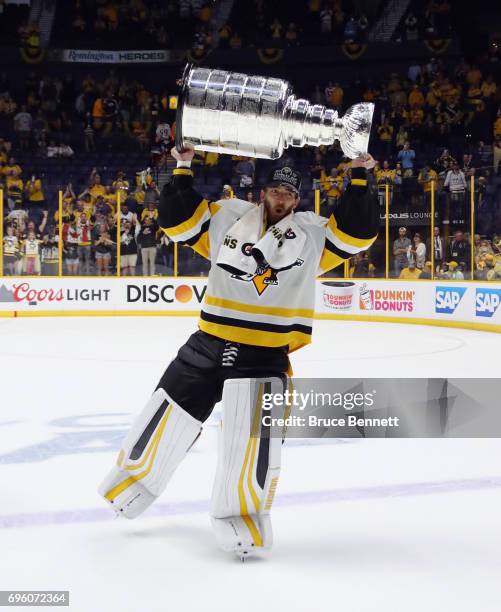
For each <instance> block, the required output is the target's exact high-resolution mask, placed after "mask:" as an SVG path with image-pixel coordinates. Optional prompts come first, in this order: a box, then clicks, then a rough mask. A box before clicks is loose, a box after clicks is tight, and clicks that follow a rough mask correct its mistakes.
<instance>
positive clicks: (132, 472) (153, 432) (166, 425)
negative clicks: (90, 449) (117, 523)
mask: <svg viewBox="0 0 501 612" xmlns="http://www.w3.org/2000/svg"><path fill="white" fill-rule="evenodd" d="M201 429H202V423H201V422H200V421H198V420H197V419H195V418H193V417H192V416H191V415H190V414H188V413H187V412H186V411H185V410H183V409H182V408H181V406H179V405H178V404H176V402H174V400H172V398H171V397H169V395H168V394H167V393H166V392H165V391H164V389H157V390H156V391H155V393H153V395H152V396H151V398H150V401H149V402H148V404H147V405H146V406H145V408H144V410H143V412H142V413H141V414H140V415H139V416H138V417H137V419H136V421H135V423H134V424H133V426H132V428H131V430H130V432H129V434H128V435H127V437H126V438H125V440H124V442H123V444H122V448H121V450H120V452H119V455H118V459H117V464H116V466H114V467H113V469H112V470H111V471H110V473H109V474H108V476H107V477H106V478H105V479H104V480H103V482H102V483H101V485H100V487H99V489H98V490H99V493H100V494H101V495H102V496H103V497H104V499H105V500H106V501H107V502H109V503H110V504H111V506H112V508H113V510H115V512H116V513H117V514H118V515H121V516H125V517H127V518H136V516H139V515H140V514H141V513H142V512H143V511H144V510H146V508H148V506H150V505H151V504H152V503H153V502H154V501H155V499H156V498H157V497H158V496H159V495H161V494H162V493H163V491H164V490H165V488H166V486H167V483H168V482H169V480H170V478H171V476H172V474H173V473H174V471H175V470H176V468H177V466H178V465H179V464H180V463H181V461H182V459H183V458H184V457H185V455H186V453H187V452H188V450H189V449H190V448H191V446H192V445H193V443H194V442H195V440H196V439H197V438H198V436H199V435H200V432H201Z"/></svg>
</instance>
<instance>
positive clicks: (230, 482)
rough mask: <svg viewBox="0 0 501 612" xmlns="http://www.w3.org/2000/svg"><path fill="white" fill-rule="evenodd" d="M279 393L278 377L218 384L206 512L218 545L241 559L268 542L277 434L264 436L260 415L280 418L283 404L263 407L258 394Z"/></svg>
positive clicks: (278, 445) (270, 539)
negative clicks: (218, 417)
mask: <svg viewBox="0 0 501 612" xmlns="http://www.w3.org/2000/svg"><path fill="white" fill-rule="evenodd" d="M283 392H284V381H283V380H281V379H280V378H278V377H277V378H238V379H229V380H227V381H226V382H225V384H224V389H223V397H222V402H223V406H222V428H221V432H220V438H219V454H218V464H217V470H216V477H215V481H214V488H213V491H212V500H211V516H212V524H213V527H214V529H215V532H216V537H217V540H218V543H219V546H220V547H221V548H222V549H223V550H226V551H234V552H236V553H237V554H239V555H240V556H241V557H242V558H243V557H244V556H245V555H248V554H250V553H252V552H256V549H259V548H270V547H271V545H272V543H273V532H272V528H271V521H270V517H269V514H270V510H271V506H272V503H273V497H274V495H275V491H276V487H277V483H278V478H279V475H280V458H281V450H282V438H281V437H272V436H270V427H269V426H266V425H265V422H266V419H265V422H263V417H264V416H265V417H272V418H284V412H285V411H286V407H284V406H273V407H272V409H271V410H268V409H266V410H263V395H265V394H269V393H272V394H275V393H278V394H282V393H283ZM275 431H276V428H275Z"/></svg>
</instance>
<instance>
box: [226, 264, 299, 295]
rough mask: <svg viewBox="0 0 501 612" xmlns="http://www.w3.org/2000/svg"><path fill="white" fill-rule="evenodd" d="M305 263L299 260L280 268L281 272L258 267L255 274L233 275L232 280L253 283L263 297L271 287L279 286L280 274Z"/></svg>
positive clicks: (267, 267) (268, 267)
mask: <svg viewBox="0 0 501 612" xmlns="http://www.w3.org/2000/svg"><path fill="white" fill-rule="evenodd" d="M303 263H304V259H299V258H298V259H296V261H295V262H294V263H293V264H291V265H290V266H286V267H285V268H280V270H275V268H271V267H270V266H264V267H258V268H257V270H256V272H255V273H254V274H243V275H242V276H239V275H238V274H232V275H231V278H234V279H236V280H241V281H245V282H252V283H253V285H254V287H255V288H256V291H257V293H258V295H262V294H263V293H264V292H265V290H266V289H267V288H268V287H269V286H278V274H279V272H285V271H286V270H290V269H291V268H295V267H298V266H302V265H303Z"/></svg>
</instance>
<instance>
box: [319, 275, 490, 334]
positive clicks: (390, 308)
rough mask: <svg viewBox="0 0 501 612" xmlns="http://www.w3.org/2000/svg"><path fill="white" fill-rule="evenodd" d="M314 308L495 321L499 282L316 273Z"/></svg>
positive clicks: (343, 312) (344, 312)
mask: <svg viewBox="0 0 501 612" xmlns="http://www.w3.org/2000/svg"><path fill="white" fill-rule="evenodd" d="M315 310H316V313H317V314H318V315H320V316H328V315H330V316H332V317H333V318H336V317H337V316H339V317H340V318H342V317H344V316H345V317H350V316H355V317H356V316H361V317H362V316H363V317H364V318H367V317H374V318H380V317H388V318H398V319H406V318H408V319H428V320H431V319H435V320H437V319H438V320H443V321H450V320H455V321H464V322H469V323H479V322H480V323H482V324H489V325H491V324H493V325H499V324H500V322H501V287H499V286H495V285H492V284H491V285H489V284H485V283H483V284H482V283H459V284H458V283H456V284H454V283H450V284H444V282H443V281H402V280H398V281H387V280H379V279H367V280H356V281H355V280H354V281H350V280H344V279H339V280H337V279H318V281H317V296H316V305H315Z"/></svg>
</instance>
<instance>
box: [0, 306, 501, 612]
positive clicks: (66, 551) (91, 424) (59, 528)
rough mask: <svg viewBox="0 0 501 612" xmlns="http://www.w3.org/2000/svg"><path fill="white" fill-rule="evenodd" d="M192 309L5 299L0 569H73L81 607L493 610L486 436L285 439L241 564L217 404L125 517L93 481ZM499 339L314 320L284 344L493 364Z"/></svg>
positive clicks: (40, 578) (347, 359) (38, 574)
mask: <svg viewBox="0 0 501 612" xmlns="http://www.w3.org/2000/svg"><path fill="white" fill-rule="evenodd" d="M195 326H196V322H195V320H194V319H191V318H184V317H183V318H177V319H174V318H160V317H151V318H134V317H131V318H81V319H80V318H64V319H55V318H47V319H0V339H1V341H0V372H1V382H2V396H1V404H0V405H1V408H0V485H1V488H0V491H1V495H0V499H1V504H0V527H1V530H0V553H1V554H0V589H3V590H6V589H26V590H27V589H45V590H46V589H69V590H70V592H71V595H70V597H71V607H70V610H74V611H78V612H90V611H97V612H101V611H103V612H105V611H109V610H120V611H121V612H129V611H130V612H140V611H146V612H157V611H164V610H173V611H175V612H178V611H180V612H185V611H191V610H193V611H195V610H197V611H200V610H204V611H206V610H207V611H212V610H214V611H218V612H225V611H227V610H228V611H230V610H231V611H234V610H239V611H240V610H241V611H244V612H247V611H251V610H252V611H253V612H256V611H257V610H277V611H282V610H284V611H289V610H300V609H302V608H305V609H307V610H309V611H311V612H313V611H314V612H316V611H317V610H340V611H342V612H351V611H353V612H365V611H366V610H367V611H369V610H371V611H380V610H381V611H383V610H384V611H385V612H392V611H399V612H407V611H412V612H414V611H416V612H417V611H419V612H423V611H424V610H426V611H427V612H430V611H437V612H438V611H439V610H450V611H454V612H463V611H468V612H471V611H472V610H478V611H482V612H484V611H485V612H487V611H491V610H492V611H494V610H496V611H499V601H500V595H501V586H500V581H499V576H500V575H501V555H500V552H499V551H500V550H501V528H500V516H501V512H500V510H501V461H500V460H501V441H499V440H495V439H483V440H475V439H473V440H452V439H447V440H445V439H443V440H362V441H360V440H322V441H315V440H302V441H301V440H295V441H294V440H291V441H288V442H287V444H286V445H285V447H284V453H283V470H282V476H281V480H280V485H279V489H278V494H277V498H276V502H275V506H274V509H273V515H272V517H273V525H274V532H275V546H274V549H273V551H272V552H271V553H270V554H269V555H265V556H264V557H263V558H256V559H249V560H247V561H246V562H245V564H242V563H240V562H239V561H238V560H237V559H236V558H232V557H231V556H228V555H227V554H225V553H222V552H220V551H219V550H218V549H217V548H216V544H215V539H214V536H213V534H212V531H211V527H210V521H209V518H208V513H207V508H208V499H209V496H210V490H211V486H212V478H213V475H214V469H215V459H216V456H215V448H216V430H215V427H214V425H213V423H212V421H209V422H208V424H207V426H206V428H205V431H204V434H203V437H202V438H201V440H200V441H199V442H198V443H197V445H196V446H195V447H194V449H193V450H192V452H191V453H190V454H189V456H188V457H187V458H186V460H185V462H184V463H183V464H182V465H181V467H180V468H179V470H178V472H177V473H176V474H175V475H174V478H173V479H172V481H171V483H170V485H169V488H168V490H167V491H166V493H165V494H164V495H163V496H162V498H161V499H160V500H159V501H158V502H157V503H156V504H155V505H154V506H153V507H152V508H151V509H150V510H149V511H148V512H147V513H146V514H145V515H143V516H142V517H140V518H138V519H136V520H135V521H126V520H116V519H114V518H113V516H112V514H111V513H110V512H109V510H108V508H107V506H106V505H105V504H104V502H102V501H101V500H100V498H99V497H98V495H97V493H96V487H97V485H98V483H99V482H100V480H101V479H102V477H103V476H104V474H105V473H106V472H107V470H108V469H109V467H111V465H112V463H113V462H114V460H115V457H116V449H118V447H119V444H120V440H121V438H122V437H123V435H124V432H125V431H126V430H127V428H128V426H129V424H130V422H131V420H132V416H133V414H134V413H136V412H138V411H139V410H140V409H141V408H142V406H143V404H144V403H145V401H146V399H147V397H148V395H149V393H150V392H151V390H152V389H153V388H154V386H155V385H156V383H157V381H158V379H159V377H160V375H161V374H162V372H163V370H164V369H165V366H166V365H167V363H168V362H169V360H170V359H171V358H172V357H173V356H174V355H175V353H176V351H177V349H178V347H179V346H180V345H181V344H182V343H183V342H184V341H185V340H186V338H187V336H188V334H189V333H190V332H191V331H194V330H195ZM498 355H499V336H498V335H496V334H489V333H485V332H474V331H465V330H455V329H441V328H431V327H421V326H412V325H409V326H406V325H395V324H375V323H359V322H356V323H355V322H332V321H317V322H316V324H315V339H314V344H313V345H312V346H310V347H308V348H306V349H303V350H302V351H299V352H298V353H296V354H293V355H292V363H293V367H294V374H295V375H296V376H318V377H321V376H325V377H330V376H332V377H335V376H339V377H350V376H352V377H363V376H366V377H380V376H396V377H413V376H453V377H460V376H475V377H489V376H499V360H498ZM14 609H16V608H14ZM19 609H21V608H19ZM22 609H23V610H24V609H25V608H22Z"/></svg>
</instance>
